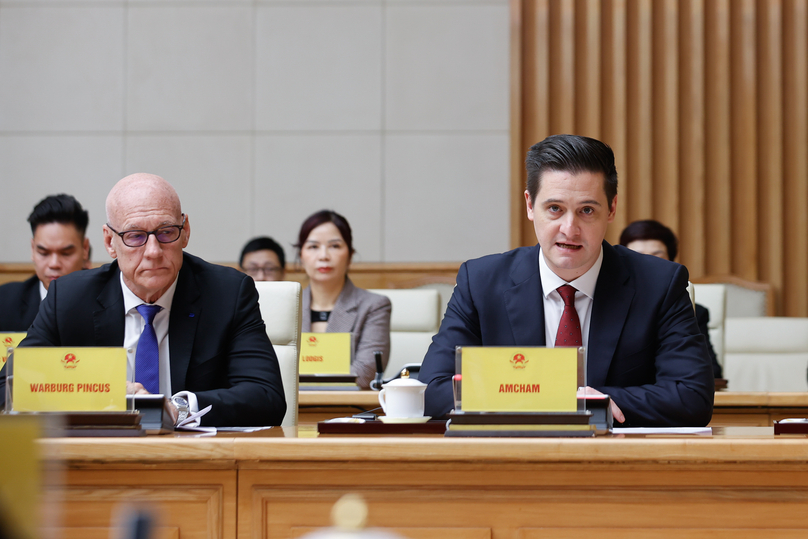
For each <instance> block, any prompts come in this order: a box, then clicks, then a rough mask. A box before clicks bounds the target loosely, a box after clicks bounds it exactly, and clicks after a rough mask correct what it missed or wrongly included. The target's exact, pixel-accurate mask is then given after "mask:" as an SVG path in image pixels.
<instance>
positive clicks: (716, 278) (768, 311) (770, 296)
mask: <svg viewBox="0 0 808 539" xmlns="http://www.w3.org/2000/svg"><path fill="white" fill-rule="evenodd" d="M693 281H694V282H697V283H700V284H701V283H710V284H715V283H718V284H723V285H726V288H727V306H726V317H727V318H745V317H753V318H756V317H760V316H774V314H775V308H774V287H772V285H771V284H769V283H761V282H757V281H748V280H746V279H741V278H740V277H736V276H734V275H712V276H704V277H699V278H698V279H694V280H693ZM699 303H701V302H699Z"/></svg>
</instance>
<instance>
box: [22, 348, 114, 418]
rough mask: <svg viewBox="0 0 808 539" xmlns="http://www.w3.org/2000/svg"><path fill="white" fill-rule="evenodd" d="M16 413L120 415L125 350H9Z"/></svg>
mask: <svg viewBox="0 0 808 539" xmlns="http://www.w3.org/2000/svg"><path fill="white" fill-rule="evenodd" d="M12 402H13V406H14V410H15V411H17V412H101V411H115V412H122V411H125V410H126V349H125V348H79V347H76V348H15V349H14V385H13V389H12Z"/></svg>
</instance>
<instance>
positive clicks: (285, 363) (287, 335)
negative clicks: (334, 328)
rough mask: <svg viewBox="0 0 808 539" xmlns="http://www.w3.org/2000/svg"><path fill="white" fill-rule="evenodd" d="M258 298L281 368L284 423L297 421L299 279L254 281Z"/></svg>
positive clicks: (283, 424)
mask: <svg viewBox="0 0 808 539" xmlns="http://www.w3.org/2000/svg"><path fill="white" fill-rule="evenodd" d="M255 288H256V289H257V290H258V296H259V299H258V302H259V304H260V306H261V317H262V318H263V319H264V324H266V327H267V335H268V336H269V340H270V341H272V346H273V348H275V355H277V356H278V364H279V365H280V368H281V379H282V380H283V391H284V393H285V394H286V415H285V416H284V418H283V423H281V425H282V426H284V427H293V426H296V425H297V396H298V381H299V372H300V368H299V361H298V358H299V356H300V300H301V288H300V283H294V282H289V281H258V282H256V283H255Z"/></svg>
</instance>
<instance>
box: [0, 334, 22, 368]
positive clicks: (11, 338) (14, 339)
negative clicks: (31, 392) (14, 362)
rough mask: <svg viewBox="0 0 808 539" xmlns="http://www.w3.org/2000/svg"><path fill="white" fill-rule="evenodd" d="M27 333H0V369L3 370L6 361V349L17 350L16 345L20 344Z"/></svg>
mask: <svg viewBox="0 0 808 539" xmlns="http://www.w3.org/2000/svg"><path fill="white" fill-rule="evenodd" d="M26 335H27V333H25V332H23V333H0V346H2V348H3V349H2V350H0V369H2V368H3V365H5V364H6V361H8V349H9V348H17V345H18V344H20V342H22V340H23V339H24V338H25V336H26Z"/></svg>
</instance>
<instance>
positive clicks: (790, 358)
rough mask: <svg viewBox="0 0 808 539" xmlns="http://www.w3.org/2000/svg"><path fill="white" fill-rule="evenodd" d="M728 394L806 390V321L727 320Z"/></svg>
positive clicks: (795, 319) (726, 367)
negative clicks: (730, 392) (729, 391)
mask: <svg viewBox="0 0 808 539" xmlns="http://www.w3.org/2000/svg"><path fill="white" fill-rule="evenodd" d="M725 345H726V353H725V355H724V378H726V379H727V380H728V383H729V386H728V387H729V389H730V390H731V391H769V392H771V391H796V392H804V391H808V381H806V373H808V318H786V317H775V316H766V317H760V318H727V319H726V340H725Z"/></svg>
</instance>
